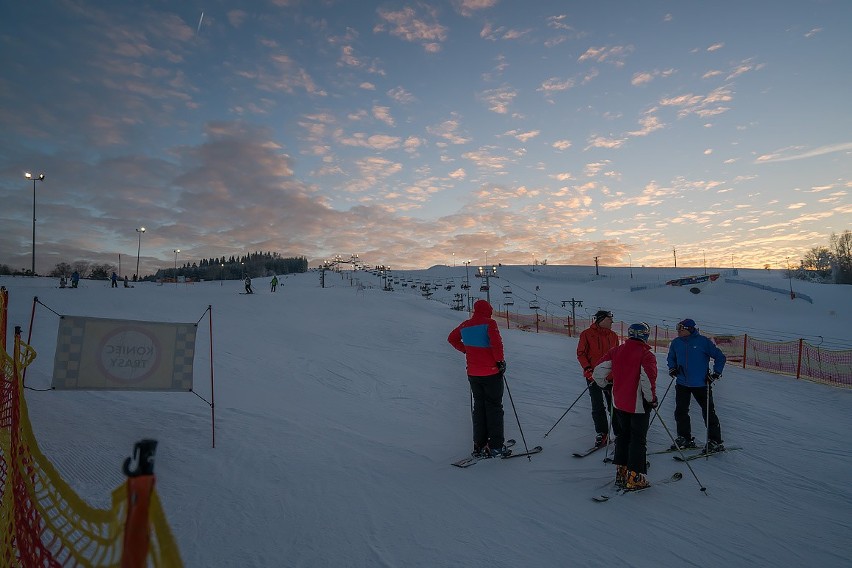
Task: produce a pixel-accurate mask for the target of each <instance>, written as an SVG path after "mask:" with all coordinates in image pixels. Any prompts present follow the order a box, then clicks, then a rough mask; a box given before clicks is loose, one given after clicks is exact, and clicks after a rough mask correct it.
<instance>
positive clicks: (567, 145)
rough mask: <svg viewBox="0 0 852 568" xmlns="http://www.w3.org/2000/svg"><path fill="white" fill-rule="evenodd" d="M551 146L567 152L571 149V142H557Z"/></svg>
mask: <svg viewBox="0 0 852 568" xmlns="http://www.w3.org/2000/svg"><path fill="white" fill-rule="evenodd" d="M551 146H553V147H554V148H556V149H557V150H567V149H568V148H570V147H571V141H570V140H557V141H556V142H554V143H553V144H551Z"/></svg>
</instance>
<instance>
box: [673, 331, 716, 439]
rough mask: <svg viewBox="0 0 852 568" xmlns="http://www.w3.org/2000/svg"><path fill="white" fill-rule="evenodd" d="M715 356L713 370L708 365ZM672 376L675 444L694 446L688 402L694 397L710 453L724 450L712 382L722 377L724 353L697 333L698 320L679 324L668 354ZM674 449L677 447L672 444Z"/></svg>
mask: <svg viewBox="0 0 852 568" xmlns="http://www.w3.org/2000/svg"><path fill="white" fill-rule="evenodd" d="M710 359H713V370H712V371H710V370H709V368H708V365H709V364H710ZM667 362H668V368H669V375H670V376H671V377H673V378H675V379H677V382H676V383H675V412H674V416H675V422H676V423H677V440H675V443H676V444H677V446H679V447H680V448H681V449H683V448H694V447H696V445H695V438H693V436H692V425H691V424H690V420H689V403H690V400H691V399H692V398H693V397H695V400H696V402H698V405H699V406H700V407H701V416H702V417H703V418H704V421H705V422H704V423H705V424H707V420H708V415H709V420H710V422H709V428H708V431H707V446H706V447H705V451H707V452H720V451H723V450H724V449H725V446H723V445H722V427H721V425H720V424H719V418H718V417H717V416H716V408H715V406H714V405H713V389H712V388H710V384H711V383H712V382H713V381H715V380H717V379H719V378H721V376H722V370H723V369H724V368H725V354H724V353H722V351H721V350H720V349H719V348H718V347H716V344H715V343H713V340H711V339H710V338H708V337H705V336H703V335H701V334H700V333H698V328H697V327H696V326H695V321H694V320H691V319H685V320H683V321H681V322H680V323H678V324H677V337H676V338H675V339H674V340H673V341H672V343H671V345H670V346H669V354H668V359H667ZM672 449H673V450H674V449H677V448H676V447H675V446H672Z"/></svg>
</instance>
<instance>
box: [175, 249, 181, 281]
mask: <svg viewBox="0 0 852 568" xmlns="http://www.w3.org/2000/svg"><path fill="white" fill-rule="evenodd" d="M179 252H180V249H175V285H177V255H178V253H179Z"/></svg>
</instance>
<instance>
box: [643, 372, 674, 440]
mask: <svg viewBox="0 0 852 568" xmlns="http://www.w3.org/2000/svg"><path fill="white" fill-rule="evenodd" d="M674 381H675V378H674V377H672V380H670V381H669V386H667V387H666V392H664V393H663V398H661V399H660V402H659V403H657V406H658V407H660V406H662V405H663V401H664V400H666V395H667V394H669V389H670V388H672V385H673V384H674ZM656 417H657V416H656V415H654V416H652V417H651V424H653V423H654V418H656ZM651 424H648V428H650V427H651Z"/></svg>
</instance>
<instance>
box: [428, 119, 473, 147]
mask: <svg viewBox="0 0 852 568" xmlns="http://www.w3.org/2000/svg"><path fill="white" fill-rule="evenodd" d="M459 127H460V124H459V121H458V119H455V118H453V119H451V120H445V121H444V122H442V123H441V124H438V125H435V126H427V127H426V132H428V133H429V134H431V135H432V136H437V137H439V138H441V139H443V140H446V141H448V142H449V143H450V144H467V143H468V142H470V140H471V139H470V138H468V137H465V136H461V135H460V134H458V132H457V131H458V130H459Z"/></svg>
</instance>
